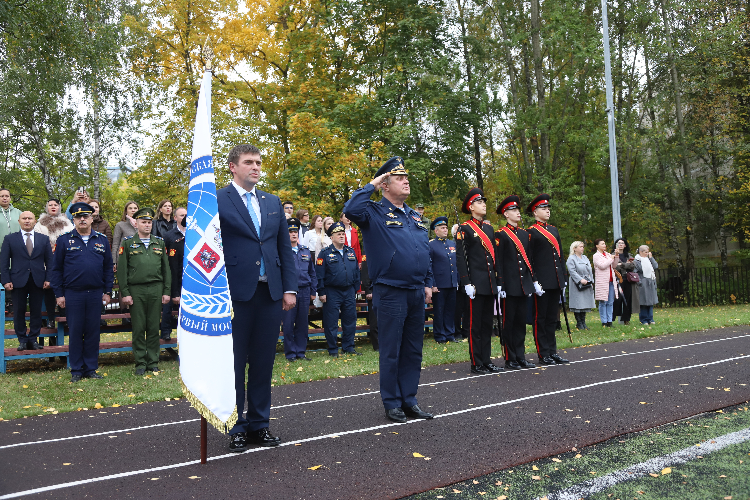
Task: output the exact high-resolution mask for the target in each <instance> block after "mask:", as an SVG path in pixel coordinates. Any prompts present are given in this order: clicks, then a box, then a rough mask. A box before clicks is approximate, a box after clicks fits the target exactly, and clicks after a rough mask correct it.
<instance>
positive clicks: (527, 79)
mask: <svg viewBox="0 0 750 500" xmlns="http://www.w3.org/2000/svg"><path fill="white" fill-rule="evenodd" d="M528 49H529V46H528V44H527V43H526V42H524V43H523V44H522V45H521V52H522V54H523V74H524V83H525V84H526V103H527V105H528V107H529V108H531V107H532V106H534V97H533V94H532V92H533V91H532V89H531V75H530V73H529V50H528ZM538 131H539V128H538V127H537V129H536V133H535V134H534V135H532V137H531V153H532V154H533V155H534V166H533V168H532V169H530V170H529V175H528V179H527V184H528V185H529V186H531V183H532V182H533V176H534V170H537V171H538V170H539V166H540V165H541V158H540V155H539V141H538V139H537V133H538Z"/></svg>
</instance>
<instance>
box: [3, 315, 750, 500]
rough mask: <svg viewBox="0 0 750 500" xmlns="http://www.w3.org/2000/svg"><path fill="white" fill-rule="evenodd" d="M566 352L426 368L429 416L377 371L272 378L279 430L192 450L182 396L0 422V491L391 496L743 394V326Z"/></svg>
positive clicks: (12, 494)
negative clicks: (489, 369) (237, 444)
mask: <svg viewBox="0 0 750 500" xmlns="http://www.w3.org/2000/svg"><path fill="white" fill-rule="evenodd" d="M565 356H566V357H568V358H569V359H570V360H571V361H573V363H572V364H571V365H568V366H555V367H550V368H546V369H536V370H524V371H520V372H505V373H501V374H498V375H484V376H470V375H469V365H468V362H467V363H460V364H453V365H443V366H434V367H429V368H426V369H424V370H423V372H422V386H421V388H420V392H419V401H420V406H422V408H423V409H427V410H429V411H433V412H434V413H436V415H437V418H435V419H434V420H431V421H410V422H409V423H407V424H395V423H391V422H390V421H388V420H386V419H385V417H384V415H383V410H382V405H381V402H380V397H379V394H378V393H377V389H378V376H377V375H364V376H359V377H353V378H347V379H333V380H326V381H319V382H308V383H304V384H297V385H289V386H282V387H276V388H274V392H273V401H274V403H275V406H274V408H273V409H272V412H271V416H272V418H273V419H274V420H272V421H271V430H272V432H274V434H277V435H279V436H281V437H282V439H283V445H282V446H280V447H278V448H270V449H269V448H254V449H252V450H251V451H249V452H246V453H244V454H240V455H235V454H230V453H228V451H227V445H228V439H227V438H226V437H225V436H222V435H221V434H219V433H218V432H217V431H214V430H213V429H210V431H209V437H208V445H209V451H208V456H209V462H208V464H206V465H200V464H199V463H198V460H199V439H198V434H199V421H198V420H197V413H196V412H195V411H194V410H192V409H191V408H190V405H189V403H188V402H187V401H184V400H180V401H176V402H157V403H149V404H143V405H138V406H130V407H127V406H124V407H120V408H104V409H102V410H91V411H81V412H75V413H67V414H60V415H49V416H44V417H35V418H28V419H20V420H11V421H7V422H0V470H2V475H0V499H4V498H17V497H28V498H45V499H47V498H76V499H79V498H97V499H100V498H122V497H123V495H126V494H127V495H130V496H131V497H134V498H145V497H147V496H148V497H159V498H214V499H220V498H221V499H224V498H248V497H252V498H272V497H273V498H282V499H296V498H305V499H318V498H319V499H335V498H342V499H343V498H352V499H354V498H356V499H363V498H373V499H375V498H377V499H380V498H400V497H403V496H406V495H409V494H412V493H417V492H420V491H424V490H428V489H432V488H435V487H439V486H445V485H447V484H451V483H454V482H456V481H461V480H465V479H469V478H472V477H476V476H479V475H483V474H487V473H489V472H492V471H496V470H499V469H503V468H506V467H509V466H515V465H518V464H521V463H526V462H528V461H531V460H534V459H537V458H541V457H545V456H549V455H551V454H556V453H560V452H564V451H569V450H570V449H571V448H572V447H582V446H586V445H590V444H593V443H597V442H600V441H603V440H606V439H609V438H612V437H614V436H617V435H620V434H624V433H628V432H633V431H638V430H642V429H646V428H650V427H654V426H657V425H661V424H664V423H668V422H672V421H675V420H678V419H681V418H686V417H690V416H693V415H696V414H698V413H701V412H705V411H709V410H714V409H718V408H722V407H725V406H729V405H733V404H738V403H741V402H744V401H747V400H748V399H750V328H740V327H735V328H724V329H718V330H712V331H707V332H692V333H686V334H679V335H670V336H663V337H657V338H652V339H639V340H630V341H625V342H619V343H616V344H608V345H602V346H591V347H581V348H576V349H568V350H567V351H565ZM501 361H502V360H501ZM498 364H500V363H498ZM726 389H728V390H726ZM643 403H645V404H643ZM19 424H21V425H19ZM413 453H419V454H421V455H423V456H424V457H427V458H429V460H427V459H425V458H415V457H414V456H413ZM64 464H69V465H64ZM318 465H321V466H322V467H320V468H318V469H316V470H310V469H309V468H310V467H314V466H318ZM191 477H193V479H190V478H191Z"/></svg>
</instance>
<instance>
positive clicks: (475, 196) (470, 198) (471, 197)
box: [461, 187, 487, 214]
mask: <svg viewBox="0 0 750 500" xmlns="http://www.w3.org/2000/svg"><path fill="white" fill-rule="evenodd" d="M477 200H484V201H485V202H486V201H487V198H486V197H485V196H484V191H482V190H481V189H479V188H478V187H476V188H471V189H469V192H468V193H467V194H466V198H464V203H463V205H461V211H462V212H463V213H465V214H470V213H471V210H470V209H469V207H470V206H471V204H472V203H474V202H475V201H477Z"/></svg>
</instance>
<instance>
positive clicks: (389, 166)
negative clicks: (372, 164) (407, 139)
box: [375, 156, 409, 177]
mask: <svg viewBox="0 0 750 500" xmlns="http://www.w3.org/2000/svg"><path fill="white" fill-rule="evenodd" d="M388 172H390V173H391V175H409V171H408V170H406V168H405V167H404V160H402V159H401V157H400V156H394V157H393V158H390V159H389V160H388V161H386V162H385V163H383V165H382V166H381V167H380V168H379V169H378V171H377V172H376V173H375V177H379V176H381V175H383V174H386V173H388Z"/></svg>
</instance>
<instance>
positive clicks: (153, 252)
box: [117, 208, 172, 375]
mask: <svg viewBox="0 0 750 500" xmlns="http://www.w3.org/2000/svg"><path fill="white" fill-rule="evenodd" d="M133 218H134V219H135V225H136V229H137V231H138V232H137V233H136V234H135V235H134V236H129V237H127V238H123V240H122V246H121V247H120V249H119V250H118V254H119V257H118V259H117V281H118V282H119V283H120V293H121V296H122V299H120V303H121V304H123V305H126V306H130V324H131V325H132V327H133V357H134V358H135V374H136V375H143V374H144V373H146V369H148V370H149V371H153V372H158V371H159V367H158V364H159V350H160V346H159V320H160V318H161V310H162V308H161V305H163V304H169V301H170V295H169V294H170V291H171V287H172V276H171V273H170V271H169V261H168V260H167V249H166V248H165V246H164V240H163V239H162V238H160V237H159V236H154V235H152V234H151V225H152V220H153V218H154V211H153V210H152V209H150V208H142V209H140V210H138V211H137V212H136V213H135V215H134V217H133Z"/></svg>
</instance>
